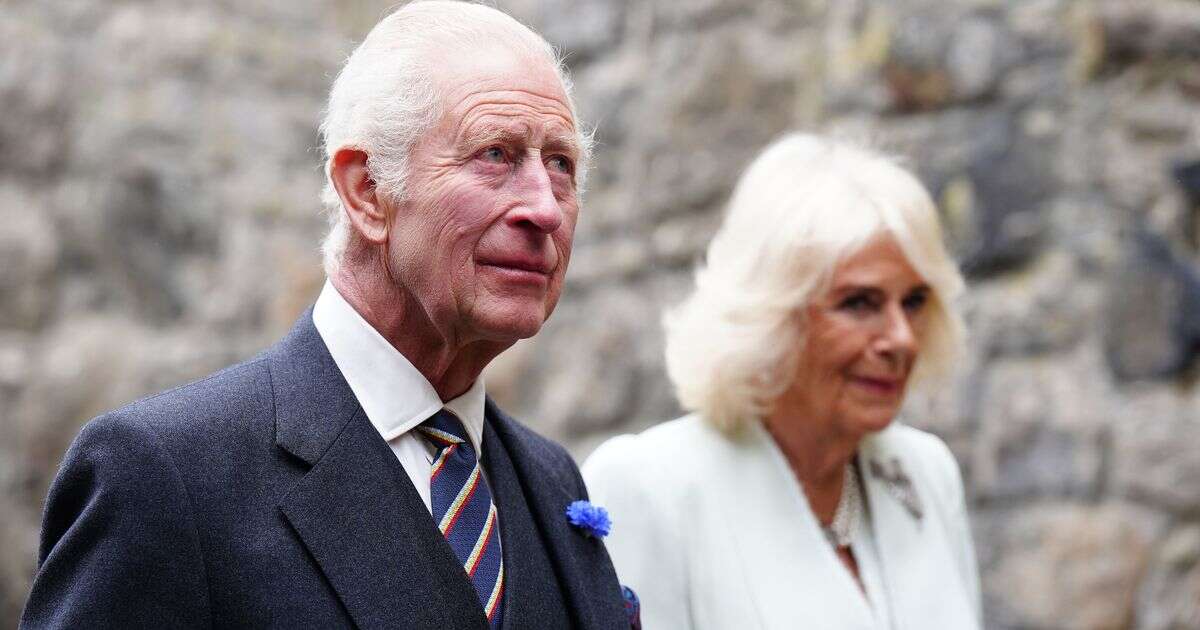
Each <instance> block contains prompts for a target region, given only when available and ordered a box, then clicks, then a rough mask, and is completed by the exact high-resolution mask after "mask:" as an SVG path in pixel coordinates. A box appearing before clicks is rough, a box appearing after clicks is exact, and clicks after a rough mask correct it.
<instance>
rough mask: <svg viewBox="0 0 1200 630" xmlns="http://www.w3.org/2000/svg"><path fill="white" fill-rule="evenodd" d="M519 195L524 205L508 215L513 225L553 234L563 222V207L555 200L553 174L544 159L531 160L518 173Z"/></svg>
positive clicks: (517, 185)
mask: <svg viewBox="0 0 1200 630" xmlns="http://www.w3.org/2000/svg"><path fill="white" fill-rule="evenodd" d="M515 184H516V188H517V190H516V194H517V195H518V196H519V197H520V200H521V203H520V205H519V206H518V207H516V208H514V209H513V210H512V211H510V212H509V214H508V220H509V221H510V222H512V223H513V224H516V225H518V226H523V227H531V228H533V229H535V230H537V231H539V232H543V233H546V234H549V233H551V232H553V231H555V230H557V229H558V226H560V225H562V222H563V211H562V207H561V206H560V205H559V203H558V199H557V198H555V196H554V188H553V185H552V183H551V182H550V173H549V172H547V171H546V165H545V164H543V163H542V161H541V159H540V156H536V155H534V156H529V158H528V159H526V160H525V161H524V163H523V164H522V165H521V168H520V170H519V171H518V173H517V179H516V181H515Z"/></svg>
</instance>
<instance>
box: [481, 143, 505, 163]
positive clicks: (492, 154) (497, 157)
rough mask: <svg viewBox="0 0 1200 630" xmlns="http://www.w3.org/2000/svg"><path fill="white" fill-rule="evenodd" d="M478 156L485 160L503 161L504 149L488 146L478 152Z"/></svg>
mask: <svg viewBox="0 0 1200 630" xmlns="http://www.w3.org/2000/svg"><path fill="white" fill-rule="evenodd" d="M479 157H481V158H483V160H484V161H486V162H493V163H496V164H499V163H501V162H503V161H504V149H501V148H500V147H488V148H486V149H484V150H483V152H482V153H480V154H479Z"/></svg>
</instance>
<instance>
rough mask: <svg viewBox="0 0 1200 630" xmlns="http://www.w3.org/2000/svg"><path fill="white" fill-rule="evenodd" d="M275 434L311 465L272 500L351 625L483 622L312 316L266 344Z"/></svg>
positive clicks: (469, 589) (464, 580) (449, 555)
mask: <svg viewBox="0 0 1200 630" xmlns="http://www.w3.org/2000/svg"><path fill="white" fill-rule="evenodd" d="M271 370H272V379H273V383H274V389H275V404H276V444H277V445H278V446H279V447H280V448H282V449H283V450H285V451H287V452H288V453H290V454H292V455H293V456H295V457H297V458H299V459H301V460H303V461H304V462H305V463H307V464H308V465H311V467H312V468H311V469H310V470H309V471H308V472H307V474H305V475H304V477H303V478H302V479H301V480H300V481H299V482H298V483H297V484H296V485H295V486H294V487H293V488H292V489H291V490H290V491H289V492H288V493H287V494H286V495H285V496H284V497H283V498H282V499H281V500H280V502H279V508H280V510H281V511H282V512H283V514H284V516H285V517H286V518H287V520H288V522H289V523H290V524H291V526H292V527H293V529H294V530H295V532H296V534H297V536H298V537H299V538H300V539H301V541H302V542H303V544H304V546H305V547H306V548H307V549H308V550H309V552H310V553H311V554H312V557H313V558H314V560H315V561H316V563H317V565H318V566H319V567H320V569H321V571H322V573H323V574H324V575H325V577H326V579H328V580H329V583H330V585H331V586H332V587H333V589H334V591H336V593H337V595H338V598H339V599H340V600H341V602H342V604H343V605H344V606H345V607H346V610H347V611H348V612H349V614H350V616H351V617H352V618H353V619H354V622H355V624H356V625H357V626H359V627H361V628H396V627H405V628H435V627H442V628H446V627H450V628H481V629H484V628H487V622H486V619H485V618H484V616H483V613H482V610H481V609H480V607H479V604H478V600H477V598H476V595H475V592H474V589H473V587H472V586H471V584H470V582H469V581H468V580H467V578H466V574H465V573H463V571H462V569H461V567H460V566H459V564H458V560H457V558H455V557H454V555H453V551H451V550H450V547H449V545H448V544H447V543H446V541H445V539H444V538H442V536H441V534H440V533H439V532H438V531H437V528H436V527H435V526H434V524H433V520H432V519H431V518H430V516H429V512H428V511H427V510H426V509H425V505H424V503H423V502H422V501H421V499H420V496H419V495H418V494H417V492H416V490H415V489H414V488H413V487H412V482H411V481H410V480H409V479H408V476H407V475H406V474H405V472H404V469H403V467H402V466H401V465H400V463H399V461H397V460H396V457H395V455H394V454H393V453H392V452H391V449H390V448H388V446H387V444H386V443H385V442H384V441H383V438H382V437H380V436H379V434H378V432H376V431H375V429H374V427H373V426H372V425H371V424H370V422H369V421H368V420H367V418H366V415H365V414H364V413H363V411H362V409H361V407H360V406H359V405H358V402H357V400H355V398H354V396H353V393H352V392H351V391H350V387H349V385H347V384H346V382H345V379H344V378H342V376H341V372H340V371H338V369H337V366H336V364H335V363H334V362H333V358H332V357H331V356H330V355H329V352H328V350H327V349H326V347H325V345H324V343H323V342H322V341H321V339H320V335H319V334H318V333H317V331H316V328H315V327H313V325H312V318H311V311H310V312H309V313H306V314H305V315H304V316H303V317H302V318H301V320H300V322H298V323H297V325H296V328H295V329H294V330H293V331H292V333H291V334H290V335H289V336H288V337H287V338H286V339H285V340H284V341H283V342H281V343H280V344H279V345H278V346H276V348H275V349H273V350H272V353H271Z"/></svg>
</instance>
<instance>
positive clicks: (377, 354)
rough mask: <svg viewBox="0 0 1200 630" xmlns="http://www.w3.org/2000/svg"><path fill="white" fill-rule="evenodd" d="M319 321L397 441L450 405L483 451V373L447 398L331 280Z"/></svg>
mask: <svg viewBox="0 0 1200 630" xmlns="http://www.w3.org/2000/svg"><path fill="white" fill-rule="evenodd" d="M313 325H315V326H316V328H317V332H318V333H320V335H321V339H322V340H324V341H325V345H326V346H327V347H328V348H329V354H330V355H332V356H333V361H334V363H336V364H337V366H338V369H340V370H341V371H342V376H343V377H345V379H346V382H347V383H348V384H349V385H350V389H351V391H353V392H354V396H355V397H356V398H358V402H359V404H360V405H362V408H363V411H364V412H365V413H366V414H367V419H368V420H370V421H371V424H372V425H374V426H375V429H376V430H377V431H379V434H380V435H381V436H383V439H384V440H385V441H388V442H391V441H392V440H394V439H395V438H396V437H398V436H400V435H403V434H405V433H407V432H409V431H411V430H412V429H414V428H415V427H416V426H417V425H419V424H421V423H422V422H424V421H425V420H427V419H429V417H430V416H432V415H433V414H435V413H437V411H438V410H439V409H441V408H442V407H445V408H446V409H447V410H449V411H450V412H452V413H453V414H454V415H455V416H458V419H459V420H462V423H463V426H464V427H466V429H467V435H468V437H469V438H470V439H471V443H472V446H474V447H475V453H476V456H478V454H479V453H482V452H483V451H482V448H481V445H482V444H483V417H484V413H483V410H484V399H485V397H486V392H485V389H484V384H483V376H482V375H480V376H479V378H477V379H475V383H474V384H472V385H471V387H470V389H468V390H467V391H466V392H464V393H463V394H462V395H460V396H458V397H457V398H453V399H451V400H448V401H446V402H442V399H441V397H439V396H438V393H437V390H435V389H434V388H433V385H431V384H430V383H429V381H428V380H427V379H426V378H425V376H424V375H423V374H421V372H420V371H419V370H417V368H416V367H414V366H413V364H412V363H410V362H409V360H408V359H407V358H405V357H404V355H403V354H400V352H399V351H398V350H396V348H395V347H393V346H392V344H390V343H388V341H387V340H386V339H384V338H383V335H380V334H379V331H377V330H375V329H374V328H373V327H371V325H370V324H368V323H367V320H365V319H363V318H362V316H361V315H359V314H358V311H356V310H354V307H353V306H351V305H350V303H349V302H347V301H346V299H345V298H344V297H342V294H341V293H338V291H337V289H336V288H335V287H334V286H333V284H332V283H331V282H329V281H328V280H326V281H325V286H324V287H323V288H322V289H321V295H320V296H319V297H317V303H316V305H315V306H313Z"/></svg>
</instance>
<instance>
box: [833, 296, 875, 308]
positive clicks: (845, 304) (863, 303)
mask: <svg viewBox="0 0 1200 630" xmlns="http://www.w3.org/2000/svg"><path fill="white" fill-rule="evenodd" d="M873 306H874V303H873V302H872V301H871V298H869V297H867V296H865V295H861V294H860V295H851V296H850V297H848V298H846V299H844V300H842V301H841V303H839V304H838V308H840V309H842V310H844V311H852V312H858V311H865V310H868V309H870V308H872V307H873Z"/></svg>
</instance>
